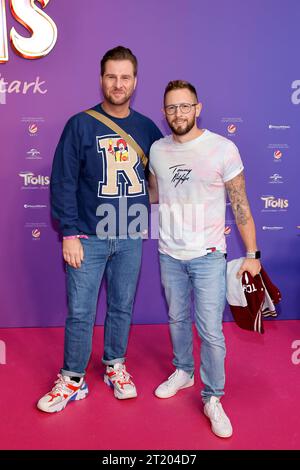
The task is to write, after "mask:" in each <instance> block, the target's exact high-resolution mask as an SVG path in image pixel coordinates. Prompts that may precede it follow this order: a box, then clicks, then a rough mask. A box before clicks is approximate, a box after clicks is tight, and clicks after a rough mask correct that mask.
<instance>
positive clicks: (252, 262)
mask: <svg viewBox="0 0 300 470" xmlns="http://www.w3.org/2000/svg"><path fill="white" fill-rule="evenodd" d="M260 269H261V264H260V261H259V259H250V258H245V260H244V262H243V264H242V266H241V267H240V270H239V271H238V273H237V275H236V276H237V277H238V278H240V277H241V276H242V275H243V272H244V271H248V273H250V274H251V276H253V277H254V276H256V275H257V274H259V272H260Z"/></svg>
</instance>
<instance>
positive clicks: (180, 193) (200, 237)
mask: <svg viewBox="0 0 300 470" xmlns="http://www.w3.org/2000/svg"><path fill="white" fill-rule="evenodd" d="M149 168H150V171H151V173H153V174H154V175H155V176H156V178H157V183H158V190H159V204H160V206H159V212H160V223H159V251H160V252H161V253H165V254H168V255H170V256H172V257H174V258H177V259H182V260H189V259H193V258H196V257H198V256H203V255H205V254H207V253H209V252H210V251H211V249H212V248H213V249H216V250H219V251H221V252H223V253H225V252H226V242H225V235H224V229H225V209H226V190H225V182H227V181H229V180H231V179H232V178H234V177H235V176H237V175H238V174H239V173H241V171H242V170H243V163H242V160H241V157H240V154H239V151H238V148H237V147H236V145H235V144H234V143H233V142H232V141H230V140H228V139H226V138H225V137H222V136H220V135H218V134H215V133H214V132H210V131H208V130H204V132H203V133H202V134H201V135H200V136H199V137H197V138H196V139H194V140H191V141H189V142H185V143H182V144H181V143H177V142H175V141H174V139H173V136H172V135H169V136H166V137H164V138H162V139H160V140H158V141H157V142H155V143H154V144H153V145H152V147H151V150H150V167H149Z"/></svg>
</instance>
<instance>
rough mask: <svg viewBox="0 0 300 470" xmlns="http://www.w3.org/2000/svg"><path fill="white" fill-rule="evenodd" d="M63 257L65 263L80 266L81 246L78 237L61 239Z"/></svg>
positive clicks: (82, 254)
mask: <svg viewBox="0 0 300 470" xmlns="http://www.w3.org/2000/svg"><path fill="white" fill-rule="evenodd" d="M62 251H63V257H64V260H65V262H66V263H68V265H69V266H72V268H80V267H81V262H82V261H83V256H84V253H83V246H82V244H81V241H80V239H79V238H74V239H71V240H63V246H62Z"/></svg>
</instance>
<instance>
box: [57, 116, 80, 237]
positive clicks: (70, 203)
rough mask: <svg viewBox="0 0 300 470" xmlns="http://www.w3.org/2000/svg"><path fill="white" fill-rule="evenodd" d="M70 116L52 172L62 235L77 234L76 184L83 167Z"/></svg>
mask: <svg viewBox="0 0 300 470" xmlns="http://www.w3.org/2000/svg"><path fill="white" fill-rule="evenodd" d="M76 124H77V123H76V119H75V118H71V119H70V120H69V121H68V122H67V124H66V126H65V128H64V130H63V133H62V135H61V138H60V140H59V143H58V145H57V147H56V151H55V155H54V160H53V165H52V172H51V182H50V190H51V212H52V216H53V218H54V219H56V220H58V221H59V225H60V230H61V232H62V234H63V236H68V235H77V234H78V233H79V231H78V228H77V221H78V206H77V188H78V177H79V171H80V136H79V134H78V129H77V125H76Z"/></svg>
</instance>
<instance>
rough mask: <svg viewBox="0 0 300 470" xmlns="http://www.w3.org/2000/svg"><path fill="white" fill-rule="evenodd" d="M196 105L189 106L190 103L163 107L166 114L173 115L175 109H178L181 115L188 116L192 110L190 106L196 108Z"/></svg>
mask: <svg viewBox="0 0 300 470" xmlns="http://www.w3.org/2000/svg"><path fill="white" fill-rule="evenodd" d="M197 104H198V103H194V104H190V103H180V104H170V105H169V106H165V111H166V113H167V114H175V113H176V109H177V108H179V109H180V111H181V112H182V114H188V113H189V112H190V110H191V109H192V106H197Z"/></svg>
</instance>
